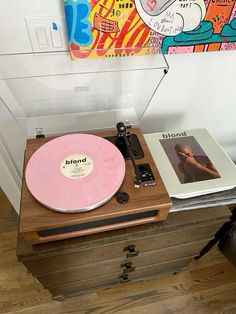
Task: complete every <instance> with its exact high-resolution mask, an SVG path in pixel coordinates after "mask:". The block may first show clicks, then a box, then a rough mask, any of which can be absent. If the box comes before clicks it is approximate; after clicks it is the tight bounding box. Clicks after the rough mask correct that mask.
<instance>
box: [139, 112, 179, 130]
mask: <svg viewBox="0 0 236 314" xmlns="http://www.w3.org/2000/svg"><path fill="white" fill-rule="evenodd" d="M183 117H184V114H183V113H171V114H160V115H158V114H156V115H153V114H152V115H149V114H147V115H146V116H144V118H143V120H141V121H140V126H141V128H142V131H143V133H154V132H163V131H174V130H175V129H176V128H177V129H179V128H178V127H176V126H179V125H181V124H182V123H181V122H182V121H183ZM177 129H176V130H177ZM183 129H184V128H183Z"/></svg>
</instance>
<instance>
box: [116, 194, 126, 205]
mask: <svg viewBox="0 0 236 314" xmlns="http://www.w3.org/2000/svg"><path fill="white" fill-rule="evenodd" d="M116 200H117V202H118V203H120V204H126V203H128V201H129V194H127V193H126V192H118V193H116Z"/></svg>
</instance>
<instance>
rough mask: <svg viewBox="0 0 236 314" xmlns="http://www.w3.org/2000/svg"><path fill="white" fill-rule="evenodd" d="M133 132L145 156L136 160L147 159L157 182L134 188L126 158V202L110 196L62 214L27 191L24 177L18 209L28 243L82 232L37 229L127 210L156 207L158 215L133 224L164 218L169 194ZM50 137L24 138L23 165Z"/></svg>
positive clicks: (105, 228) (145, 150)
mask: <svg viewBox="0 0 236 314" xmlns="http://www.w3.org/2000/svg"><path fill="white" fill-rule="evenodd" d="M132 133H134V134H136V135H137V136H138V138H139V140H140V143H141V146H142V149H143V151H144V155H145V156H144V158H142V159H139V160H137V164H143V163H149V165H150V166H151V168H152V170H153V173H154V176H155V178H156V181H157V185H156V186H152V187H146V188H139V189H137V188H135V187H134V184H133V179H134V170H133V166H132V163H131V161H126V175H125V178H124V181H123V183H122V186H121V188H120V190H121V191H125V192H127V193H128V194H129V197H130V198H129V202H128V203H127V204H122V205H121V204H119V203H118V202H117V201H116V199H115V198H114V197H113V198H112V199H111V200H110V201H108V202H107V203H106V204H104V205H102V206H100V207H99V208H97V209H96V210H92V211H88V212H84V213H77V214H73V215H72V214H64V213H63V214H62V213H58V212H55V211H52V210H50V209H47V208H46V207H44V206H42V205H41V204H39V203H38V202H37V201H36V200H35V199H34V198H33V197H32V195H31V194H30V192H29V190H28V188H27V186H26V183H25V180H24V179H23V188H22V200H21V210H20V232H21V233H22V234H23V235H24V237H25V238H26V239H27V241H28V242H29V243H31V244H35V243H42V242H48V241H55V240H57V239H58V240H59V239H62V238H63V237H64V238H70V237H76V236H78V235H79V234H80V235H81V234H83V232H74V233H70V234H64V235H63V236H61V235H57V236H49V237H39V235H38V233H37V232H38V231H40V230H45V229H50V228H55V227H61V226H69V225H73V224H78V223H84V222H88V221H96V220H101V219H106V218H111V217H118V216H123V215H127V214H135V213H140V212H144V211H150V210H157V215H156V216H155V217H154V218H151V219H150V218H148V219H146V220H145V221H144V220H140V221H136V222H135V221H134V222H133V224H143V223H145V222H146V223H148V222H150V221H158V220H164V219H166V218H167V215H168V211H169V208H170V206H171V200H170V198H169V196H168V193H167V191H166V188H165V186H164V184H163V182H162V179H161V177H160V174H159V172H158V170H157V168H156V166H155V163H154V161H153V159H152V157H151V154H150V152H149V149H148V147H147V144H146V142H145V139H144V137H143V135H142V133H141V131H140V129H138V128H133V129H132ZM96 134H97V135H99V136H103V137H106V136H113V135H116V131H105V132H99V133H96ZM51 139H52V138H51V137H48V138H47V137H46V138H42V139H30V140H28V141H27V147H26V152H25V166H26V165H27V162H28V160H29V158H30V157H31V156H32V154H33V153H34V151H35V150H36V149H37V148H39V147H40V146H41V145H43V144H45V143H46V142H48V141H50V140H51ZM129 225H132V222H130V221H129V222H127V223H123V225H122V224H120V225H118V226H117V228H121V227H122V226H123V227H126V226H129ZM110 229H115V225H113V226H110ZM102 230H104V231H105V230H108V227H107V226H105V227H104V228H103V229H102V228H100V229H99V230H98V229H97V228H95V229H94V230H90V231H87V233H92V232H93V233H94V232H95V233H97V232H100V231H102Z"/></svg>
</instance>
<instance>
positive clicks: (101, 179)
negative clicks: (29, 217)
mask: <svg viewBox="0 0 236 314" xmlns="http://www.w3.org/2000/svg"><path fill="white" fill-rule="evenodd" d="M124 175H125V161H124V158H123V156H122V154H121V153H120V151H119V150H118V149H117V148H116V146H115V145H113V144H112V143H110V142H109V141H108V140H106V139H104V138H102V137H99V136H95V135H90V134H71V135H65V136H61V137H58V138H55V139H53V140H51V141H49V142H48V143H46V144H44V145H43V146H41V147H40V148H39V149H38V150H37V151H35V153H34V154H33V155H32V157H31V158H30V160H29V161H28V164H27V166H26V171H25V179H26V184H27V187H28V189H29V191H30V192H31V194H32V195H33V196H34V198H35V199H36V200H37V201H38V202H40V203H41V204H43V205H45V206H46V207H48V208H50V209H52V210H55V211H59V212H63V213H75V212H82V211H87V210H91V209H94V208H96V207H98V206H100V205H102V204H104V203H105V202H107V201H108V200H109V199H110V198H111V197H112V196H113V195H114V194H115V193H116V192H117V191H118V189H119V188H120V186H121V184H122V181H123V179H124Z"/></svg>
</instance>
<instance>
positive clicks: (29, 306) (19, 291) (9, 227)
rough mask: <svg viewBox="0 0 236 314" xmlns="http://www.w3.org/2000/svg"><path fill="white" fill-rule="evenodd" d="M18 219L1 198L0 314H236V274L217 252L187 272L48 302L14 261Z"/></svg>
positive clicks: (45, 294)
mask: <svg viewBox="0 0 236 314" xmlns="http://www.w3.org/2000/svg"><path fill="white" fill-rule="evenodd" d="M16 234H17V217H16V215H15V214H14V211H12V209H11V207H10V206H9V204H8V202H7V201H6V199H5V198H4V197H3V196H2V193H1V192H0V313H23V314H36V313H37V314H39V313H42V314H47V313H50V314H54V313H64V314H67V313H68V314H70V313H87V314H102V313H103V314H105V313H108V314H110V313H124V314H131V313H132V314H139V313H141V314H142V313H145V314H146V313H148V314H156V313H157V314H159V313H166V314H171V313H188V314H192V313H208V314H211V313H236V268H234V267H233V266H232V265H231V264H230V263H229V262H228V261H227V260H226V259H224V257H223V256H222V255H221V254H220V252H218V250H217V249H216V248H215V249H213V250H212V251H211V252H210V253H208V254H207V256H204V257H203V258H202V259H200V260H199V261H192V262H191V264H190V266H189V271H185V272H182V273H178V274H169V275H165V276H162V277H161V278H153V279H149V280H144V281H140V282H136V283H127V284H121V285H120V286H117V287H114V288H109V289H103V290H98V291H96V292H91V293H87V294H84V295H80V296H76V297H71V298H69V299H66V300H65V301H63V302H58V301H55V300H52V298H51V296H50V294H49V292H48V291H47V290H44V289H43V288H42V286H41V285H40V284H39V283H38V282H36V280H35V279H34V278H33V277H32V276H31V274H30V273H28V272H27V270H26V268H25V267H24V266H23V265H22V264H21V263H18V262H17V260H16V256H15V249H16Z"/></svg>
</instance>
